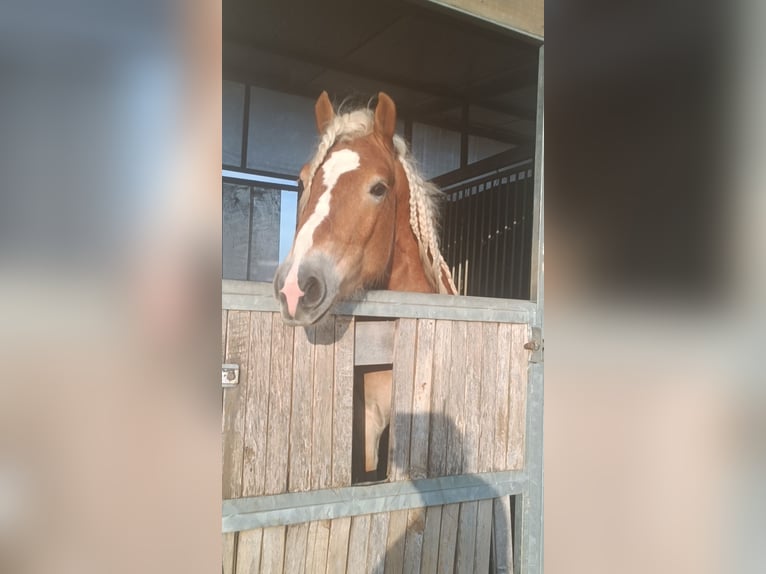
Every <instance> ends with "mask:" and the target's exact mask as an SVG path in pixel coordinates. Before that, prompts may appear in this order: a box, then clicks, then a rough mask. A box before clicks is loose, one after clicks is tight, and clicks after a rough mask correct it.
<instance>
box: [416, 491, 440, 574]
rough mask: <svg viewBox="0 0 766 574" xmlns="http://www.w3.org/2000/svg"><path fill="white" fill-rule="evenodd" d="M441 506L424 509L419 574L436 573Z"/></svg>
mask: <svg viewBox="0 0 766 574" xmlns="http://www.w3.org/2000/svg"><path fill="white" fill-rule="evenodd" d="M441 523H442V507H441V506H430V507H428V508H427V509H426V523H425V526H424V528H423V558H422V560H421V561H420V573H421V574H436V567H437V566H438V562H439V535H440V534H441Z"/></svg>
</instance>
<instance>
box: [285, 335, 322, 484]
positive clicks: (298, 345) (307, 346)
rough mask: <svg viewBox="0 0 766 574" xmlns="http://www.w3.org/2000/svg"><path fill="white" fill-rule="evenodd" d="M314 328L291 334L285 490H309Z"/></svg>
mask: <svg viewBox="0 0 766 574" xmlns="http://www.w3.org/2000/svg"><path fill="white" fill-rule="evenodd" d="M315 335H316V328H315V327H296V328H295V329H294V334H293V365H292V400H291V401H290V406H291V408H290V441H289V442H290V451H289V452H290V455H289V461H288V467H289V471H288V490H289V491H290V492H296V491H305V490H308V489H309V487H310V485H311V482H310V478H309V475H310V467H311V442H312V433H311V431H312V429H313V427H312V423H311V408H312V403H313V396H312V391H313V373H312V370H313V367H314V338H315Z"/></svg>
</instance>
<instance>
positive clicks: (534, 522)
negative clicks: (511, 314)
mask: <svg viewBox="0 0 766 574" xmlns="http://www.w3.org/2000/svg"><path fill="white" fill-rule="evenodd" d="M544 50H545V48H544V46H540V60H539V68H538V76H537V77H538V80H537V81H538V83H537V136H536V141H535V191H534V202H535V203H534V212H533V213H534V221H533V226H534V227H533V230H532V273H531V287H530V295H531V299H532V301H533V302H534V303H535V307H536V308H535V315H534V319H533V321H532V325H531V327H532V328H534V329H539V330H540V331H539V332H540V333H541V340H542V341H544V331H543V302H544V281H543V278H544V264H543V254H544V226H543V223H544V209H543V207H544V202H543V197H544V193H543V191H544V173H545V169H544V167H545V166H544V135H545V121H544V120H545V112H544V101H545V99H544V78H545V72H544V57H545V53H544ZM527 385H528V386H527V427H526V458H525V461H526V462H525V465H526V470H527V488H526V489H525V491H524V493H523V494H521V495H519V496H517V497H516V505H515V516H516V524H515V533H514V534H515V539H516V542H517V548H518V551H517V552H516V554H515V556H514V570H515V571H516V572H517V573H522V574H542V572H543V353H542V352H540V353H539V355H538V356H537V357H535V358H534V360H530V362H529V372H528V382H527Z"/></svg>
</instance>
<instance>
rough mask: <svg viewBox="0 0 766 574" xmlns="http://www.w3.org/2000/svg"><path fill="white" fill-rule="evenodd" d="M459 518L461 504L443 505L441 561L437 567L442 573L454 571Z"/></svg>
mask: <svg viewBox="0 0 766 574" xmlns="http://www.w3.org/2000/svg"><path fill="white" fill-rule="evenodd" d="M459 519H460V505H459V504H445V505H444V506H443V507H442V526H441V530H440V532H439V561H438V564H437V569H438V571H439V572H440V573H441V572H446V573H448V572H454V569H455V548H456V546H457V528H458V520H459Z"/></svg>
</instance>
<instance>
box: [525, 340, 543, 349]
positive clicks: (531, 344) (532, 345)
mask: <svg viewBox="0 0 766 574" xmlns="http://www.w3.org/2000/svg"><path fill="white" fill-rule="evenodd" d="M524 348H525V349H526V350H527V351H539V350H540V343H538V342H537V341H529V343H524Z"/></svg>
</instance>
